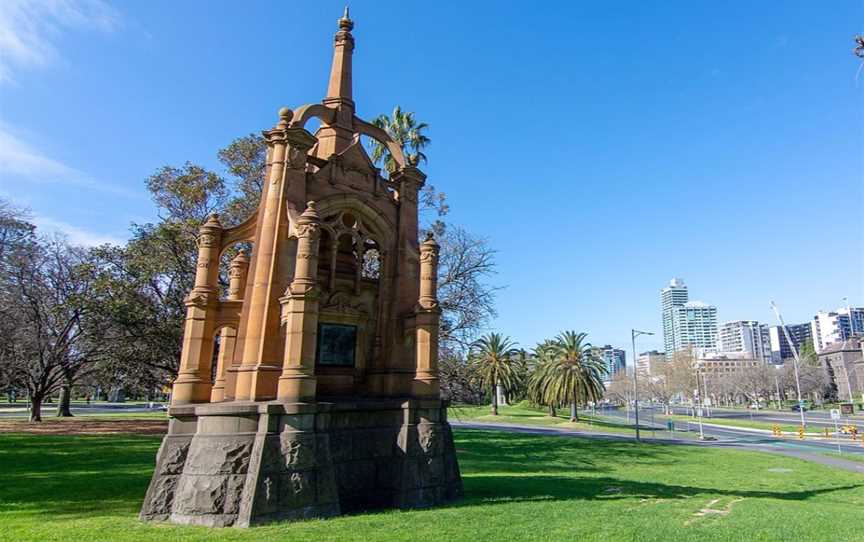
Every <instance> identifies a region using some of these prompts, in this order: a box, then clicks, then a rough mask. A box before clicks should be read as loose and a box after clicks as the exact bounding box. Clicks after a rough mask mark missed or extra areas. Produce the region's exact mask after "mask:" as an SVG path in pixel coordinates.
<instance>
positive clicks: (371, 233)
mask: <svg viewBox="0 0 864 542" xmlns="http://www.w3.org/2000/svg"><path fill="white" fill-rule="evenodd" d="M321 215H322V221H321V223H322V224H321V230H322V234H321V237H320V240H319V245H318V250H319V254H318V284H319V285H320V287H321V289H322V296H321V300H320V302H319V327H318V345H317V347H316V375H317V376H318V388H319V395H320V396H339V395H348V394H351V393H354V392H355V391H356V388H355V386H356V385H357V384H358V382H361V381H362V380H363V379H364V378H365V372H366V367H367V365H368V360H370V359H372V358H373V355H374V349H375V345H380V337H379V335H378V333H379V329H378V322H379V319H380V318H381V307H382V306H383V305H382V301H381V293H380V292H381V281H382V280H383V276H384V274H385V273H384V260H385V256H384V251H383V250H382V247H383V245H382V243H381V239H382V236H381V235H380V233H379V231H378V230H377V229H376V227H377V226H379V225H378V224H377V223H376V222H374V220H376V218H377V217H375V215H371V216H372V218H369V216H370V215H369V214H368V213H367V212H366V211H364V210H362V209H358V208H356V207H354V206H352V207H351V208H344V207H343V208H340V209H332V210H324V211H322V212H321Z"/></svg>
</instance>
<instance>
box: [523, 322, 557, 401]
mask: <svg viewBox="0 0 864 542" xmlns="http://www.w3.org/2000/svg"><path fill="white" fill-rule="evenodd" d="M554 345H555V341H552V340H549V339H547V340H545V341H543V342H542V343H538V344H537V346H535V347H534V352H533V354H532V356H531V361H532V363H531V371H530V375H531V376H530V377H529V378H528V400H529V401H530V402H531V403H533V404H535V405H546V406H548V407H549V416H552V417H553V418H554V417H555V416H557V415H558V414H557V412H555V408H556V406H557V405H555V403H554V402H548V403H547V401H546V388H547V382H548V379H546V378H545V370H546V366H547V364H548V361H549V359H550V357H551V356H550V354H551V352H552V348H553V347H554Z"/></svg>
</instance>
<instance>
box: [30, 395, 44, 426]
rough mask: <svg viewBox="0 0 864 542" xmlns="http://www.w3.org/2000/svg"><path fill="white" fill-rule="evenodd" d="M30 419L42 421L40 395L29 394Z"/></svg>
mask: <svg viewBox="0 0 864 542" xmlns="http://www.w3.org/2000/svg"><path fill="white" fill-rule="evenodd" d="M30 421H31V422H41V421H42V396H41V395H31V396H30Z"/></svg>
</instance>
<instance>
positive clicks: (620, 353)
mask: <svg viewBox="0 0 864 542" xmlns="http://www.w3.org/2000/svg"><path fill="white" fill-rule="evenodd" d="M594 349H595V351H596V353H597V355H598V356H599V357H600V359H602V360H603V363H604V364H605V365H606V377H605V380H606V381H611V380H612V377H613V376H615V375H616V374H617V373H619V372H621V371H623V370H624V369H625V368H626V367H627V353H626V352H625V351H624V350H621V349H620V348H613V347H612V345H609V344H607V345H605V346H602V347H599V346H595V347H594Z"/></svg>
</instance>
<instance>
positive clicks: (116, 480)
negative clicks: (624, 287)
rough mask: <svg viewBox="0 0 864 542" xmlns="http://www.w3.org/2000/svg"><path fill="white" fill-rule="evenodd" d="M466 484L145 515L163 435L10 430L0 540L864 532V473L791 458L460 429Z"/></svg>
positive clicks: (773, 536)
mask: <svg viewBox="0 0 864 542" xmlns="http://www.w3.org/2000/svg"><path fill="white" fill-rule="evenodd" d="M455 434H456V448H457V450H458V453H459V460H460V463H461V466H462V473H463V477H464V481H465V492H466V497H465V498H464V499H463V500H461V501H460V502H458V503H456V504H454V505H451V506H448V507H443V508H438V509H432V510H422V511H410V512H400V511H386V512H378V513H364V514H357V515H352V516H345V517H340V518H334V519H330V520H325V521H306V522H299V523H281V524H275V525H270V526H264V527H257V528H253V529H250V530H240V529H221V530H213V529H206V528H201V527H178V526H171V525H154V524H145V523H141V522H139V521H138V520H137V513H138V509H139V507H140V505H141V500H142V499H143V496H144V492H145V490H146V487H147V484H148V482H149V479H150V474H151V470H152V468H153V461H154V457H155V453H156V449H157V447H158V445H159V441H160V438H159V437H145V436H131V435H119V436H118V435H114V436H44V435H22V434H8V433H7V434H0V465H2V470H0V540H9V541H13V540H14V541H23V540H40V541H43V540H44V541H47V540H87V541H89V540H110V541H123V540H135V541H147V540H154V541H156V540H158V541H163V540H201V541H215V540H244V541H253V540H277V539H279V540H321V541H330V540H339V541H350V540H360V541H363V542H372V541H375V540H387V541H400V540H405V541H414V540H447V541H450V540H466V541H477V540H494V541H496V542H500V541H502V540H506V541H510V540H603V541H615V540H700V541H702V540H742V541H743V540H746V541H753V540H831V541H842V540H861V539H862V536H864V532H862V526H861V522H860V518H861V507H862V506H864V477H862V476H860V475H856V474H853V473H848V472H845V471H839V470H833V469H830V468H828V467H824V466H820V465H816V464H811V463H806V462H804V461H800V460H796V459H791V458H787V457H781V456H774V455H767V454H760V453H755V452H742V451H735V450H722V449H712V448H698V447H690V446H675V445H663V444H637V443H635V442H629V441H604V440H590V439H577V438H562V437H540V436H531V435H519V434H507V433H501V432H495V431H474V430H460V429H457V430H456V431H455Z"/></svg>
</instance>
